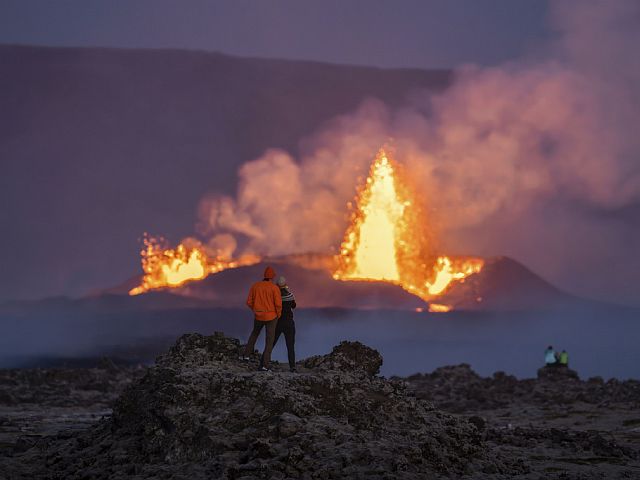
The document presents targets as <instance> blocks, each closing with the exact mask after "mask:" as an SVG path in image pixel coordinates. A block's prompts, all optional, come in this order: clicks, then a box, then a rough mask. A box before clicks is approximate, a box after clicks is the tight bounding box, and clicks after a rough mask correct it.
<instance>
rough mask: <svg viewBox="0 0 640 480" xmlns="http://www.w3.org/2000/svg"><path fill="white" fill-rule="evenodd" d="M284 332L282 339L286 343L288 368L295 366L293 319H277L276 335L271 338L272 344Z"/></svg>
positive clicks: (294, 327)
mask: <svg viewBox="0 0 640 480" xmlns="http://www.w3.org/2000/svg"><path fill="white" fill-rule="evenodd" d="M283 333H284V340H285V342H286V343H287V356H288V357H289V368H296V351H295V342H296V324H295V323H293V321H288V322H287V321H279V322H278V325H277V326H276V335H275V338H274V339H273V346H274V347H275V346H276V343H278V338H280V335H281V334H283Z"/></svg>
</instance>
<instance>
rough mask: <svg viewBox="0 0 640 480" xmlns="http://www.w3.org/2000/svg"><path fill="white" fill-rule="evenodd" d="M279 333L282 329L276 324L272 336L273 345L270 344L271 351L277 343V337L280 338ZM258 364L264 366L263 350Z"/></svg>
mask: <svg viewBox="0 0 640 480" xmlns="http://www.w3.org/2000/svg"><path fill="white" fill-rule="evenodd" d="M281 333H282V329H281V328H280V325H276V334H275V336H274V337H273V345H272V346H271V351H272V352H273V349H274V348H276V343H278V338H280V334H281ZM265 350H266V349H265ZM260 366H261V367H264V352H262V356H261V357H260Z"/></svg>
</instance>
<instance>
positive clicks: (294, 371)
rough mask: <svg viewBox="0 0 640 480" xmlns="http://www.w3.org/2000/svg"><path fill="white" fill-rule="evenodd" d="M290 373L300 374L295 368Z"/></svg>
mask: <svg viewBox="0 0 640 480" xmlns="http://www.w3.org/2000/svg"><path fill="white" fill-rule="evenodd" d="M289 371H290V372H291V373H298V371H297V370H296V369H295V367H292V368H290V369H289Z"/></svg>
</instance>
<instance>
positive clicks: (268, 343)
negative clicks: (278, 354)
mask: <svg viewBox="0 0 640 480" xmlns="http://www.w3.org/2000/svg"><path fill="white" fill-rule="evenodd" d="M265 323H266V329H267V333H266V335H265V336H264V353H263V355H262V359H263V366H264V367H265V368H269V365H270V364H271V350H272V349H273V339H274V338H275V336H276V327H277V325H278V319H275V320H271V321H270V322H265Z"/></svg>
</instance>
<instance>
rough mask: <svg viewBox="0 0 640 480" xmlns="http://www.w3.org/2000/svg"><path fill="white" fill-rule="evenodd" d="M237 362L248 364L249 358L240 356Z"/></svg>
mask: <svg viewBox="0 0 640 480" xmlns="http://www.w3.org/2000/svg"><path fill="white" fill-rule="evenodd" d="M238 360H241V361H243V362H248V361H249V360H251V359H250V358H249V357H247V356H245V355H240V356H239V357H238Z"/></svg>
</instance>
